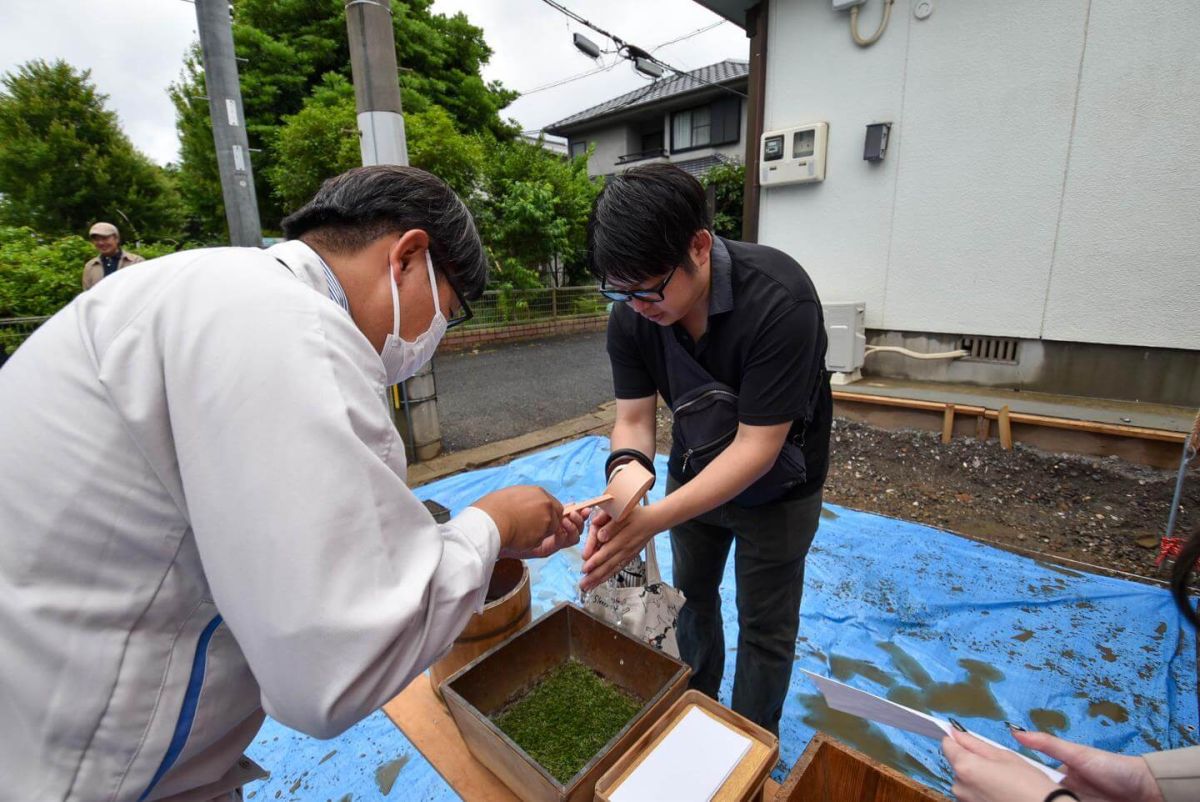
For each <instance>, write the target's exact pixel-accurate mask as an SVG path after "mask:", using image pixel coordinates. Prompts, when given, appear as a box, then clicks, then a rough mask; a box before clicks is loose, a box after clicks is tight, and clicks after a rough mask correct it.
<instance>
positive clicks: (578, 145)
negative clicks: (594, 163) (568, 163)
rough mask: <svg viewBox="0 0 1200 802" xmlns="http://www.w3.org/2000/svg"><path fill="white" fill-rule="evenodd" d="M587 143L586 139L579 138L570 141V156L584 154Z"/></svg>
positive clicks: (576, 156) (576, 157)
mask: <svg viewBox="0 0 1200 802" xmlns="http://www.w3.org/2000/svg"><path fill="white" fill-rule="evenodd" d="M587 149H588V143H587V140H586V139H581V140H579V141H578V142H572V143H571V158H572V159H578V158H579V157H580V156H586V155H587Z"/></svg>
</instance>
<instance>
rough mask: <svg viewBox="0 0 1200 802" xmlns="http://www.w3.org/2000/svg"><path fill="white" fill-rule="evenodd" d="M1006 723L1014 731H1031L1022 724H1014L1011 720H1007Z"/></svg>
mask: <svg viewBox="0 0 1200 802" xmlns="http://www.w3.org/2000/svg"><path fill="white" fill-rule="evenodd" d="M1004 724H1005V725H1006V726H1007V727H1008V728H1009V729H1010V730H1012V731H1013V732H1029V730H1027V729H1025V728H1024V727H1022V726H1021V725H1019V724H1013V723H1012V722H1011V721H1006V722H1004Z"/></svg>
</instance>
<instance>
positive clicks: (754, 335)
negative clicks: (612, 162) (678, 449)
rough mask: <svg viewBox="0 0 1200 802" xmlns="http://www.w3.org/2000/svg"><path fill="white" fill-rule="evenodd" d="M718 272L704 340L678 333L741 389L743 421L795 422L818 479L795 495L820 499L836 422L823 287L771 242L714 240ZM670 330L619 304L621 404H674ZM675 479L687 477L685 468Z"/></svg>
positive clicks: (615, 322) (811, 475)
mask: <svg viewBox="0 0 1200 802" xmlns="http://www.w3.org/2000/svg"><path fill="white" fill-rule="evenodd" d="M711 266H712V271H711V273H712V286H711V288H710V292H709V300H708V328H707V330H706V331H705V333H704V335H703V336H702V337H701V338H700V341H699V342H697V343H693V342H692V339H691V337H690V336H689V335H688V333H687V332H686V331H685V330H684V328H683V326H681V325H674V326H672V327H671V332H672V333H673V334H674V336H675V337H676V338H677V339H678V340H679V342H680V343H681V344H682V345H683V347H684V348H685V349H686V350H687V351H688V353H690V354H691V355H692V356H693V357H695V359H696V360H697V361H698V362H699V363H700V364H701V365H703V366H704V368H705V369H706V370H708V372H709V373H711V374H712V376H713V378H714V379H716V380H718V381H720V382H724V383H725V384H727V385H729V386H730V387H732V388H734V390H735V391H736V392H737V394H738V419H739V420H740V421H741V422H742V423H746V424H750V425H753V426H770V425H774V424H779V423H785V422H787V421H791V422H792V428H791V430H790V431H789V437H791V438H793V439H794V441H795V442H796V443H798V444H800V445H801V448H802V450H803V452H804V459H805V463H806V465H807V468H808V479H807V481H806V482H805V484H804V485H802V486H801V487H799V488H796V489H795V490H793V491H792V492H791V493H789V496H791V497H796V498H798V497H801V496H807V495H809V494H810V493H814V492H816V491H817V490H818V489H819V488H820V487H821V486H822V485H823V484H824V483H825V474H826V471H827V469H828V465H829V427H830V423H831V421H832V419H833V397H832V395H831V394H830V390H829V376H828V374H827V373H826V372H825V348H826V339H825V319H824V316H823V315H822V313H821V299H820V298H819V297H818V295H817V290H816V288H815V287H814V286H813V283H812V280H811V279H809V277H808V274H807V273H805V272H804V268H802V267H800V265H799V264H797V263H796V260H794V259H792V258H791V257H790V256H788V255H787V254H785V253H783V252H781V251H777V250H775V249H774V248H770V247H767V246H765V245H755V244H752V243H746V242H735V241H733V240H726V239H723V238H720V237H714V238H713V249H712V257H711ZM660 328H661V327H660V326H659V325H658V324H657V323H653V322H651V321H649V320H646V319H645V318H644V317H642V316H641V315H639V314H638V313H637V312H635V311H633V309H631V308H630V307H629V306H628V305H627V304H623V303H617V304H614V305H613V311H612V315H611V316H610V317H609V320H608V355H609V359H610V360H611V362H612V371H613V389H614V391H615V394H616V397H617V398H620V399H632V398H645V397H646V396H650V395H655V394H659V395H661V396H662V397H663V399H664V400H665V401H666V402H667V404H668V405H673V404H672V400H671V388H670V385H669V384H668V382H667V363H666V353H665V349H664V344H663V341H662V339H661V334H660V333H659V332H660ZM806 418H808V422H807V424H806V423H805V419H806ZM671 473H672V474H673V475H675V477H676V478H677V479H679V478H680V476H679V469H678V466H675V465H672V466H671Z"/></svg>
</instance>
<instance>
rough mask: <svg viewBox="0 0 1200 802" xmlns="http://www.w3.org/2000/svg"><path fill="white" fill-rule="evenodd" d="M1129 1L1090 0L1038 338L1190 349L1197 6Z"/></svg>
mask: <svg viewBox="0 0 1200 802" xmlns="http://www.w3.org/2000/svg"><path fill="white" fill-rule="evenodd" d="M1139 5H1141V4H1137V3H1134V4H1130V3H1127V2H1122V0H1103V2H1101V1H1100V0H1093V3H1092V12H1091V19H1090V21H1089V25H1088V39H1087V51H1086V53H1085V55H1084V70H1083V80H1082V82H1081V84H1080V87H1079V103H1078V107H1077V112H1076V121H1075V138H1074V140H1073V144H1072V148H1071V163H1070V170H1069V171H1068V173H1067V182H1066V196H1065V201H1064V203H1063V211H1062V223H1061V225H1060V228H1059V235H1058V255H1057V258H1056V259H1055V261H1054V269H1053V272H1052V273H1051V276H1050V293H1049V299H1048V303H1047V304H1046V320H1045V328H1044V332H1043V336H1045V337H1046V338H1048V339H1054V340H1073V341H1085V342H1088V341H1092V342H1134V343H1137V344H1140V345H1150V346H1161V347H1172V346H1173V347H1178V348H1192V349H1200V133H1198V131H1200V128H1198V127H1197V119H1196V118H1197V114H1200V56H1198V55H1197V53H1198V51H1197V41H1196V33H1197V31H1200V18H1198V17H1197V13H1200V7H1198V6H1197V5H1196V3H1194V2H1191V1H1190V0H1175V1H1174V2H1162V3H1149V4H1145V5H1141V7H1140V8H1138V6H1139ZM1114 336H1116V337H1117V338H1119V339H1112V338H1113V337H1114Z"/></svg>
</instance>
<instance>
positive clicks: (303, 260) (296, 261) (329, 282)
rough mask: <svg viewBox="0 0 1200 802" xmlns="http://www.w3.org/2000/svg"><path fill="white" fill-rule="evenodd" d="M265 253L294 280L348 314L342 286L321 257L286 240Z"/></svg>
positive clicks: (305, 247)
mask: <svg viewBox="0 0 1200 802" xmlns="http://www.w3.org/2000/svg"><path fill="white" fill-rule="evenodd" d="M267 253H269V254H270V255H271V256H273V257H274V258H275V259H277V260H279V261H280V262H282V263H283V264H284V265H285V266H286V267H287V268H288V270H290V271H292V273H293V274H294V275H295V276H296V278H298V279H300V280H301V281H303V282H304V283H305V284H307V285H308V286H309V287H311V288H312V289H314V290H315V291H317V292H319V293H321V294H322V295H324V296H325V297H326V298H328V299H329V300H331V301H333V302H334V303H336V304H337V305H338V306H340V307H341V308H342V309H343V310H345V311H346V314H349V313H350V307H349V303H348V302H347V301H346V293H345V291H344V290H343V289H342V285H341V284H340V283H339V282H338V280H337V277H336V276H334V274H333V271H332V270H330V269H329V266H328V265H327V264H326V263H325V260H324V259H322V258H321V255H320V254H318V253H317V252H316V251H314V250H313V249H312V248H311V247H309V246H308V245H307V244H305V243H304V242H302V241H300V240H298V239H293V240H288V241H287V242H280V243H278V244H276V245H272V246H271V247H270V248H267Z"/></svg>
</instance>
